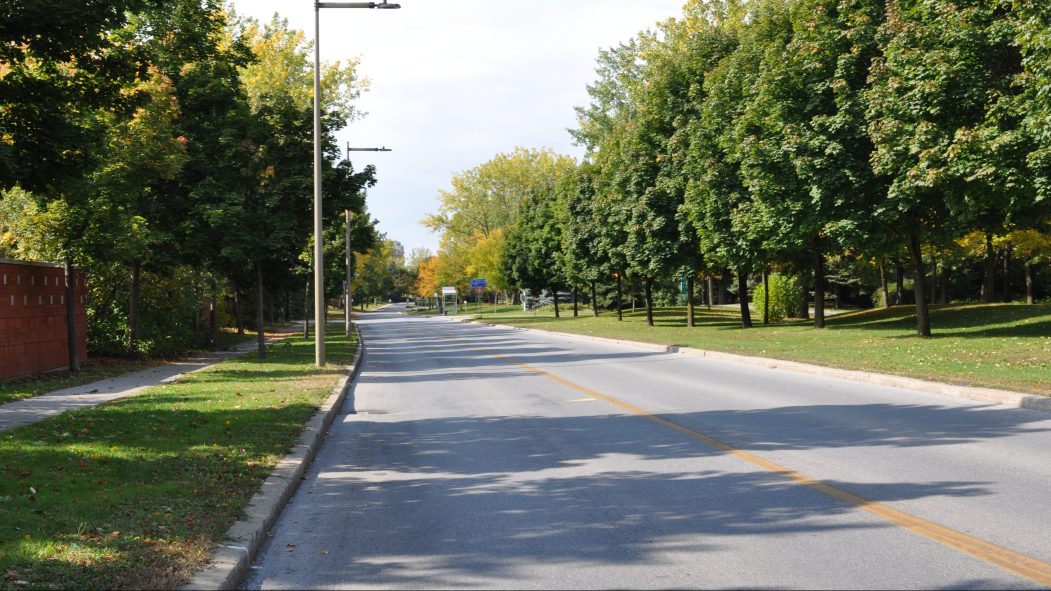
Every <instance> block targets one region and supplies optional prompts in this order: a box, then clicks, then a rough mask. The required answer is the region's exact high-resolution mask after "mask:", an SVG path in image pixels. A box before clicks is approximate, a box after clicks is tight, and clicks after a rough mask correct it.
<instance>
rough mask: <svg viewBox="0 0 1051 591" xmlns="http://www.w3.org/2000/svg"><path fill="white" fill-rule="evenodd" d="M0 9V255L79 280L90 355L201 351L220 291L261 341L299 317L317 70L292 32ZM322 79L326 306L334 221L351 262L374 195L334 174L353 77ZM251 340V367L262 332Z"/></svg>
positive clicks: (208, 16) (112, 8)
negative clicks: (87, 289) (272, 326)
mask: <svg viewBox="0 0 1051 591" xmlns="http://www.w3.org/2000/svg"><path fill="white" fill-rule="evenodd" d="M10 8H11V9H10V10H8V11H2V10H0V12H4V14H3V18H2V19H0V22H2V24H0V97H2V98H0V189H3V190H4V192H3V201H2V202H0V211H2V214H3V216H2V217H0V256H7V257H11V258H23V259H31V260H63V261H65V263H66V265H67V267H69V266H71V265H82V266H85V267H87V269H88V275H89V284H90V286H91V293H92V297H91V302H90V304H89V320H90V324H89V343H90V346H91V349H92V350H93V351H96V352H108V353H114V352H125V353H130V354H133V355H137V354H166V353H172V352H175V351H178V350H180V349H185V348H187V347H191V346H197V345H200V344H202V343H201V341H202V340H206V339H208V338H211V337H214V330H215V322H214V321H213V322H212V323H211V332H212V334H209V331H202V330H200V328H201V326H200V325H201V323H200V322H199V319H200V312H199V307H200V302H201V299H202V296H205V295H209V296H211V298H212V300H213V301H217V300H219V301H221V300H225V299H226V298H225V297H224V294H228V295H229V296H230V298H229V299H230V300H232V302H231V303H232V304H233V306H232V307H233V310H232V312H233V313H234V316H236V321H237V324H238V326H239V327H242V326H243V322H242V319H243V318H244V317H246V316H248V315H249V314H248V312H249V311H252V312H254V317H255V324H256V325H257V326H262V325H263V323H264V320H265V318H264V317H265V316H270V317H278V316H281V317H285V318H287V317H289V316H292V315H293V308H298V306H299V305H306V302H308V301H309V300H310V298H309V297H307V296H306V294H304V286H306V287H307V289H309V283H308V269H309V264H310V259H309V256H310V254H309V253H310V236H311V231H312V219H311V215H310V211H311V203H312V201H311V199H312V198H311V195H312V187H313V168H312V167H313V158H312V150H313V143H312V96H313V95H312V92H313V90H312V89H313V82H312V76H313V69H312V68H313V65H312V59H311V56H310V53H311V44H310V43H308V42H307V41H306V39H305V38H304V35H303V33H302V32H300V31H295V30H290V29H289V28H288V26H287V23H286V22H285V21H283V20H281V19H279V18H278V17H277V16H276V15H275V17H274V18H273V20H271V21H270V22H269V23H265V24H261V23H259V22H256V21H254V20H251V19H243V18H239V17H238V16H237V15H236V14H234V13H232V12H230V11H229V10H228V9H226V8H224V7H223V5H222V3H221V2H220V1H219V0H203V1H202V0H167V1H164V2H161V1H157V0H97V1H92V2H89V3H84V2H74V1H71V0H59V1H57V2H49V3H39V2H29V3H15V4H13V5H11V7H10ZM8 13H10V14H8ZM322 80H323V82H322V87H323V116H322V126H323V134H324V135H323V139H324V150H325V158H324V170H323V175H324V187H325V195H324V217H325V225H326V228H327V230H326V231H327V232H329V233H330V234H331V236H330V240H329V241H328V244H329V246H328V248H331V249H332V252H330V253H329V263H330V265H329V269H328V270H327V271H328V275H327V276H328V278H329V282H328V286H327V289H328V290H329V291H330V292H331V293H329V294H328V295H329V296H333V297H335V296H338V294H339V293H340V290H341V288H342V285H341V283H342V280H343V279H344V275H345V271H344V267H343V265H342V264H341V261H342V260H343V256H342V252H338V251H336V249H337V248H338V249H341V248H343V246H344V240H343V235H344V225H343V220H344V215H343V213H344V210H350V211H351V212H353V214H354V215H353V216H352V220H353V222H352V226H353V227H352V230H353V232H352V233H353V236H352V240H353V241H354V244H355V247H356V249H357V250H358V251H360V252H364V251H367V250H368V249H369V248H371V247H372V246H373V245H374V244H375V243H376V240H377V235H376V231H375V229H374V227H375V223H374V221H373V220H372V219H371V218H370V217H369V216H368V214H367V212H366V210H365V201H364V191H365V189H366V188H367V187H370V186H372V185H373V184H374V183H375V182H376V180H375V171H374V170H373V169H372V168H371V167H369V168H366V169H365V170H363V171H355V170H354V169H353V167H352V165H351V164H350V162H349V161H345V160H341V155H340V153H339V149H338V147H337V144H336V141H335V138H334V133H335V132H336V131H338V130H339V129H341V128H342V127H343V126H345V125H346V124H347V123H348V122H350V121H353V120H354V119H355V118H357V117H358V116H359V113H358V112H357V111H356V110H355V108H354V106H353V103H354V101H355V99H356V98H357V97H358V96H359V94H360V93H361V92H362V91H364V90H365V89H366V88H367V81H365V80H363V79H361V78H360V77H359V75H358V74H357V62H355V61H350V62H347V63H338V62H337V63H333V64H327V65H325V66H323V69H322ZM144 283H145V284H146V285H144ZM252 292H254V297H252V298H248V297H246V296H247V294H248V293H252ZM144 293H145V294H146V295H147V299H146V300H145V301H144V300H143V294H144ZM176 294H180V295H178V297H177V295H176ZM68 300H69V301H70V302H72V298H68ZM144 308H145V310H144ZM299 310H301V308H300V309H299ZM299 310H296V311H297V312H298V311H299ZM144 312H145V315H144ZM295 316H296V317H299V314H295ZM144 317H145V319H146V320H147V322H145V323H144V322H143V320H144ZM259 342H260V354H262V353H263V348H262V334H261V331H260V341H259Z"/></svg>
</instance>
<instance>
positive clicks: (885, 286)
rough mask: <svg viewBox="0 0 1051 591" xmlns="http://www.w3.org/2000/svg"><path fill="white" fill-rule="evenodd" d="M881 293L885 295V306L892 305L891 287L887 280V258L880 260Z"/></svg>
mask: <svg viewBox="0 0 1051 591" xmlns="http://www.w3.org/2000/svg"><path fill="white" fill-rule="evenodd" d="M879 283H880V294H881V295H882V296H883V307H884V308H889V307H890V287H889V282H888V281H887V259H880V260H879Z"/></svg>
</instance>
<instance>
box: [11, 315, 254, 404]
mask: <svg viewBox="0 0 1051 591" xmlns="http://www.w3.org/2000/svg"><path fill="white" fill-rule="evenodd" d="M254 338H255V336H254V333H252V334H246V335H238V334H237V333H236V332H225V331H224V332H220V333H219V337H218V339H217V341H216V344H215V346H214V347H213V349H215V350H222V349H226V348H229V347H232V346H234V345H237V344H239V343H243V342H246V341H250V340H252V339H254ZM162 363H164V360H163V359H122V358H119V357H88V359H87V361H85V362H84V364H83V365H82V366H81V368H80V373H76V374H71V373H69V372H68V371H66V370H56V371H49V372H45V373H38V374H34V375H30V376H24V377H17V378H11V379H6V380H0V404H4V403H7V402H14V401H15V400H22V399H23V398H32V397H34V396H40V395H41V394H47V393H48V392H54V391H55V390H62V389H64V388H72V387H73V386H80V385H82V384H90V383H91V382H97V381H99V380H105V379H107V378H112V377H116V376H119V375H121V374H125V373H130V372H133V371H138V370H140V369H146V368H147V367H152V366H154V365H160V364H162Z"/></svg>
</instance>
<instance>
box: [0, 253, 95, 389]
mask: <svg viewBox="0 0 1051 591" xmlns="http://www.w3.org/2000/svg"><path fill="white" fill-rule="evenodd" d="M74 278H75V281H76V285H75V287H74V305H75V307H76V311H75V315H74V318H76V323H77V347H78V350H79V351H80V359H81V360H83V359H84V358H85V357H86V356H87V336H86V333H87V316H86V315H85V312H84V306H85V302H86V298H87V295H86V293H87V291H86V289H85V285H84V280H85V277H84V272H83V271H82V270H79V269H78V270H76V271H75V272H74ZM67 339H68V335H67V332H66V284H65V272H64V271H63V269H62V266H61V265H50V264H44V263H27V262H22V261H12V260H8V259H0V378H7V377H11V376H18V375H22V374H28V373H33V372H38V371H44V370H48V369H57V368H60V367H67V366H69V348H68V344H67Z"/></svg>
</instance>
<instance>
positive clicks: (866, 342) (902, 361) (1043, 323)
mask: <svg viewBox="0 0 1051 591" xmlns="http://www.w3.org/2000/svg"><path fill="white" fill-rule="evenodd" d="M654 315H655V324H656V326H654V327H652V328H651V327H649V326H647V325H646V317H645V312H644V311H643V310H637V311H635V312H630V311H628V312H625V314H624V321H623V322H618V321H617V319H616V314H614V313H612V312H608V311H605V312H603V313H602V315H601V316H600V317H599V318H592V317H591V315H590V313H588V314H581V316H580V317H579V318H573V317H572V315H567V314H566V313H565V311H564V310H563V314H562V318H561V319H560V320H556V319H555V318H554V317H553V312H552V311H549V310H541V311H539V312H537V313H535V314H534V313H533V312H521V309H520V308H519V309H517V310H507V311H506V312H502V313H497V314H486V315H484V316H483V320H484V321H486V322H495V323H499V324H509V325H514V326H524V327H532V328H541V329H546V330H556V331H563V332H570V333H576V334H589V335H595V336H601V337H609V338H620V339H632V340H638V341H643V342H649V343H658V344H664V345H680V346H689V347H698V348H702V349H710V350H715V351H725V352H730V353H740V354H744V355H759V356H763V357H772V358H776V359H786V360H791V361H802V362H808V363H816V364H820V365H826V366H830V367H840V368H846V369H856V370H866V371H875V372H882V373H891V374H898V375H904V376H909V377H916V378H922V379H929V380H937V381H943V382H949V383H954V384H962V385H971V386H984V387H991V388H1004V389H1008V390H1015V391H1019V392H1028V393H1036V394H1042V395H1051V306H1048V305H1035V306H1027V305H1021V304H990V305H950V306H933V307H932V310H931V323H932V325H933V330H934V338H930V339H923V338H919V337H917V336H915V322H916V318H915V316H914V309H913V308H912V307H911V306H896V307H893V308H890V309H887V310H882V309H878V310H866V311H858V312H848V313H845V314H841V315H838V316H835V317H830V318H829V319H828V323H827V324H828V327H827V328H826V329H824V330H818V329H815V328H813V325H812V324H811V323H808V322H787V323H781V324H770V325H763V324H761V323H759V322H756V324H755V326H754V327H753V328H751V329H742V328H740V315H739V313H738V312H735V311H733V310H729V309H713V310H710V311H709V310H706V309H704V308H700V309H699V311H698V315H697V326H696V327H694V328H687V327H686V319H685V309H684V308H660V309H657V310H656V311H655V314H654Z"/></svg>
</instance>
